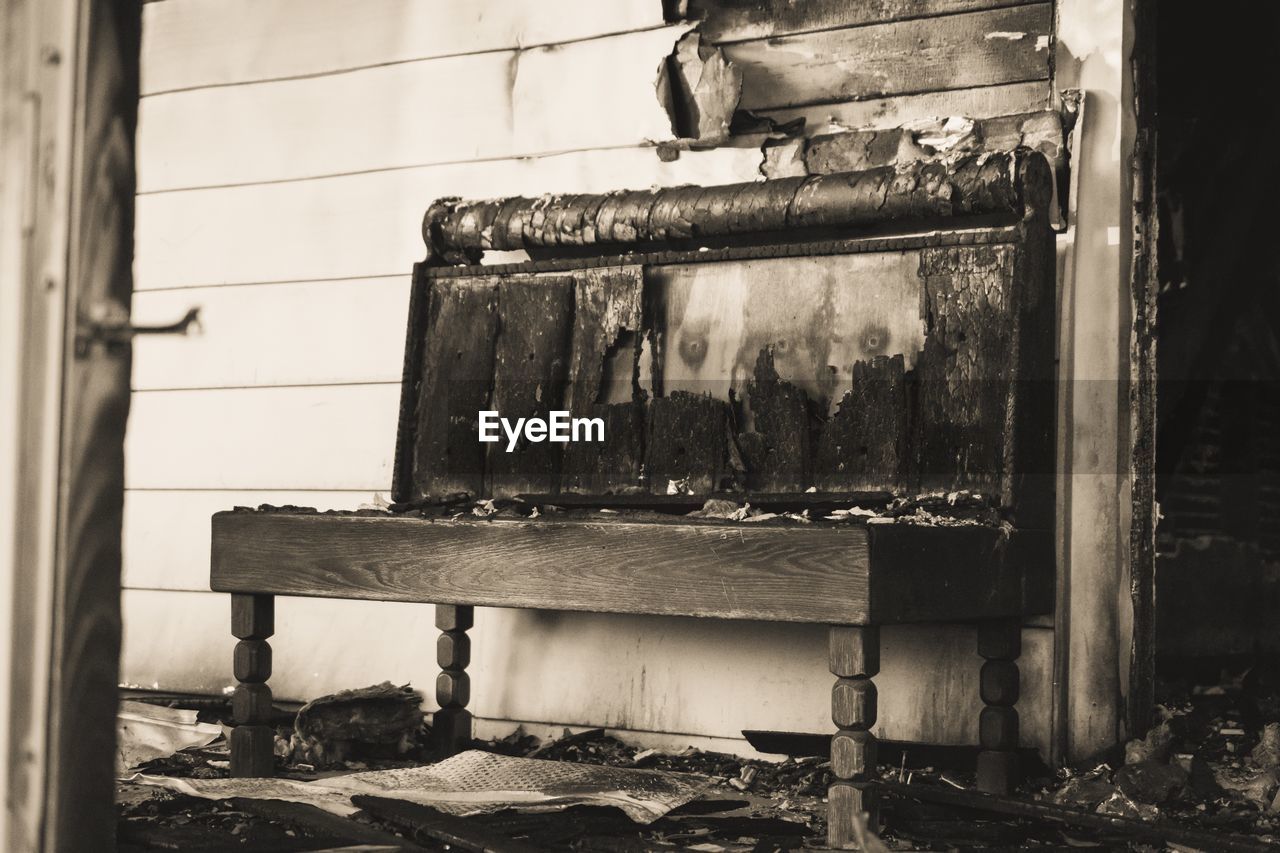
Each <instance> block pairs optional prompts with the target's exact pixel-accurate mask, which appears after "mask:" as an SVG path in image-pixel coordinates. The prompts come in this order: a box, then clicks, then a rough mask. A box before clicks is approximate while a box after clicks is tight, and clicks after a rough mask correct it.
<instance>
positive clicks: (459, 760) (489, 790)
mask: <svg viewBox="0 0 1280 853" xmlns="http://www.w3.org/2000/svg"><path fill="white" fill-rule="evenodd" d="M130 781H132V782H137V783H139V784H143V785H158V786H161V787H165V788H169V789H171V790H174V791H177V792H179V793H182V794H188V795H190V796H193V797H201V798H203V799H207V800H226V799H231V798H233V797H245V798H249V799H262V800H285V801H287V802H295V803H306V804H308V805H313V806H317V807H318V808H321V809H324V810H325V811H327V812H332V813H333V814H337V815H351V814H355V813H356V812H357V811H359V809H358V808H357V807H356V806H354V805H352V803H351V798H352V797H353V796H356V795H359V794H366V795H374V796H380V797H387V798H390V799H395V800H403V801H405V802H410V803H418V804H420V805H427V806H431V807H432V808H434V809H436V810H438V811H441V812H443V813H445V814H452V815H457V816H459V817H466V816H469V815H477V814H489V813H492V812H496V811H501V810H503V809H508V808H510V809H516V810H517V811H531V812H542V811H560V810H563V809H565V808H568V807H570V806H577V805H595V806H616V807H617V808H619V809H621V810H622V811H623V812H624V813H625V814H626V815H627V817H629V818H631V819H632V820H633V821H635V822H636V823H640V824H645V823H652V822H653V821H655V820H657V819H658V818H660V817H662V816H663V815H665V814H666V813H667V812H669V811H671V810H672V809H674V808H676V807H678V806H682V805H684V804H685V803H687V802H689V801H690V800H693V799H695V798H696V797H698V796H699V795H700V794H702V792H703V791H705V790H706V789H707V788H709V787H710V786H711V784H712V780H710V779H708V778H706V777H702V776H697V775H694V774H691V773H672V772H668V771H661V770H641V769H637V768H620V767H603V766H598V765H591V764H570V763H567V762H560V761H547V760H543V759H539V758H514V757H511V756H506V755H494V754H492V753H488V752H482V751H480V750H474V749H473V750H468V751H466V752H463V753H461V754H459V755H455V756H453V757H452V758H447V759H445V760H444V761H441V762H439V763H437V764H432V765H426V766H422V767H410V768H397V769H393V770H372V771H367V772H363V773H352V774H350V775H338V776H330V777H327V778H323V779H317V780H315V781H313V782H298V781H295V780H292V779H179V778H174V777H171V776H147V775H145V774H138V775H137V776H134V777H133V778H132V779H130Z"/></svg>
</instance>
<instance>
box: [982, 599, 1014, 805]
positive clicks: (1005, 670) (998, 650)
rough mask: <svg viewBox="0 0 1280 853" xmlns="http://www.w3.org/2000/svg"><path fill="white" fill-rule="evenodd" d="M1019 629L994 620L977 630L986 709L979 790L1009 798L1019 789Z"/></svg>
mask: <svg viewBox="0 0 1280 853" xmlns="http://www.w3.org/2000/svg"><path fill="white" fill-rule="evenodd" d="M1021 653H1022V626H1021V625H1020V624H1019V620H1017V619H995V620H991V621H989V622H983V623H981V624H979V626H978V654H980V655H981V656H982V657H983V658H984V659H985V660H984V663H983V664H982V675H981V679H980V685H981V687H980V689H981V694H982V702H983V704H984V705H985V706H986V707H985V708H983V709H982V715H981V717H980V718H979V721H978V732H979V743H980V744H981V746H982V751H981V752H979V753H978V789H979V790H982V791H986V792H987V793H990V794H1008V793H1009V792H1010V791H1012V790H1013V789H1014V788H1016V787H1017V786H1018V782H1019V781H1020V779H1019V776H1018V753H1017V749H1018V711H1017V709H1016V708H1014V707H1013V706H1014V704H1016V703H1017V701H1018V692H1019V689H1020V688H1019V675H1018V655H1020V654H1021Z"/></svg>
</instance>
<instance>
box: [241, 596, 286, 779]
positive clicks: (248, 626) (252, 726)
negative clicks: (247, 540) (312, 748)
mask: <svg viewBox="0 0 1280 853" xmlns="http://www.w3.org/2000/svg"><path fill="white" fill-rule="evenodd" d="M275 623H276V617H275V597H274V596H271V595H249V594H245V593H233V594H232V595H231V633H232V634H233V635H234V636H236V637H238V638H239V639H240V642H238V643H236V651H235V658H234V665H235V676H236V681H238V682H240V683H239V684H238V685H237V686H236V692H235V694H234V695H232V697H231V712H232V716H233V717H234V719H235V724H236V726H235V728H234V729H232V731H231V775H232V776H239V777H259V776H270V775H271V774H272V772H273V771H274V770H275V733H274V732H273V731H272V730H271V726H270V725H269V724H270V722H271V688H270V687H268V686H267V683H266V682H267V679H268V678H269V677H270V676H271V646H269V645H268V644H267V638H268V637H270V636H271V635H272V634H274V633H275V630H276V627H275Z"/></svg>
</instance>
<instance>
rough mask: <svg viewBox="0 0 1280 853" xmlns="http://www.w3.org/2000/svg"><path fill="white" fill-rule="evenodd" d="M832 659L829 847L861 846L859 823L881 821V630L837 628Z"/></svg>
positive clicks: (873, 825)
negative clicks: (877, 678)
mask: <svg viewBox="0 0 1280 853" xmlns="http://www.w3.org/2000/svg"><path fill="white" fill-rule="evenodd" d="M829 658H830V663H831V672H832V673H833V674H834V675H835V676H836V683H835V686H834V687H833V688H832V689H831V719H832V721H833V722H834V723H835V724H836V726H837V727H838V729H839V730H838V731H837V732H836V733H835V735H834V736H833V737H832V738H831V775H832V776H833V777H834V779H833V780H832V782H831V787H830V788H828V789H827V846H828V847H832V848H834V849H836V850H852V849H856V848H857V834H856V832H855V830H854V822H855V821H856V820H857V816H858V814H859V813H864V812H865V813H866V815H867V826H868V827H870V828H871V829H872V830H875V829H876V828H877V824H878V822H879V809H878V808H877V805H876V790H875V788H874V782H873V780H874V779H875V778H876V737H875V735H873V734H872V733H871V727H872V726H873V725H875V722H876V686H875V684H873V683H872V681H871V678H872V676H874V675H875V674H876V673H878V672H879V671H880V629H879V628H868V627H855V626H844V625H839V626H834V627H832V628H831V631H830V649H829Z"/></svg>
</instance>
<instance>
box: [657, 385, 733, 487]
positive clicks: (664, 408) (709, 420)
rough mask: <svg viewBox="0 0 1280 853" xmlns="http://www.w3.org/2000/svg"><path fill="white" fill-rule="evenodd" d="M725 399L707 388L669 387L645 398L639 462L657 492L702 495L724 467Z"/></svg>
mask: <svg viewBox="0 0 1280 853" xmlns="http://www.w3.org/2000/svg"><path fill="white" fill-rule="evenodd" d="M727 410H728V404H726V403H724V402H723V401H721V400H717V399H715V398H714V397H712V396H710V395H709V394H694V393H691V392H689V391H674V392H672V393H671V394H668V395H667V396H665V397H658V398H656V399H653V400H650V401H649V408H648V411H647V412H646V417H645V448H644V467H645V471H646V473H647V475H648V478H649V489H650V491H653V492H655V493H657V494H667V493H670V492H671V491H673V490H675V491H687V492H691V493H692V494H695V495H705V494H708V493H710V492H716V491H720V490H721V489H722V488H724V487H725V484H724V482H723V481H724V479H725V477H726V476H727V475H728V474H729V472H730V470H731V469H730V466H729V432H730V430H731V429H732V427H730V425H729V419H728V411H727Z"/></svg>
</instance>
